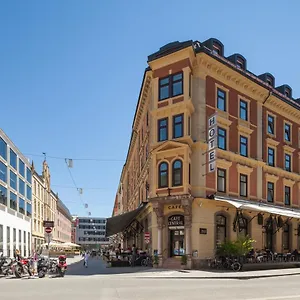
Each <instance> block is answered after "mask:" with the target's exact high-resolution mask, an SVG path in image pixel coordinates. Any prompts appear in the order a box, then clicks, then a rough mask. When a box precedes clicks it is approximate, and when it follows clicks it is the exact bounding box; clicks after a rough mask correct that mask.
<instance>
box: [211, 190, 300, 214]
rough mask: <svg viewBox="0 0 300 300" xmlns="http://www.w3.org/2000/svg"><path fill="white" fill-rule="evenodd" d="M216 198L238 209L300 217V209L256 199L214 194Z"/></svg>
mask: <svg viewBox="0 0 300 300" xmlns="http://www.w3.org/2000/svg"><path fill="white" fill-rule="evenodd" d="M214 200H217V201H222V202H226V203H229V204H231V205H232V206H234V207H236V208H237V209H241V210H254V211H258V212H266V213H270V214H273V215H280V216H285V217H289V218H296V219H300V210H299V209H291V208H285V207H281V206H276V205H271V204H267V203H258V202H254V201H248V200H240V199H235V198H231V197H221V196H214Z"/></svg>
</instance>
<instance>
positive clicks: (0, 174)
mask: <svg viewBox="0 0 300 300" xmlns="http://www.w3.org/2000/svg"><path fill="white" fill-rule="evenodd" d="M0 180H2V181H3V182H5V183H6V182H7V167H6V165H5V164H4V163H3V162H1V161H0Z"/></svg>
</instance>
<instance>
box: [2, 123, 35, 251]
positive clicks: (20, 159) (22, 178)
mask: <svg viewBox="0 0 300 300" xmlns="http://www.w3.org/2000/svg"><path fill="white" fill-rule="evenodd" d="M31 182H32V174H31V166H30V162H29V160H28V159H27V158H26V157H25V156H24V155H23V154H22V153H21V152H20V151H19V149H18V148H17V147H16V146H15V145H14V143H13V142H12V141H11V140H10V139H9V137H8V136H7V135H6V134H5V133H4V132H3V131H2V130H1V129H0V252H1V253H3V255H4V256H10V257H12V256H13V254H14V251H15V250H16V249H19V250H20V251H21V254H22V255H23V256H28V255H30V253H31V218H32V204H31V201H32V190H31Z"/></svg>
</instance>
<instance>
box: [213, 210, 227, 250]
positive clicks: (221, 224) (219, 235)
mask: <svg viewBox="0 0 300 300" xmlns="http://www.w3.org/2000/svg"><path fill="white" fill-rule="evenodd" d="M226 223H227V222H226V217H224V216H222V215H218V216H216V246H217V247H219V246H220V245H221V244H222V243H224V242H225V240H226V236H227V230H226Z"/></svg>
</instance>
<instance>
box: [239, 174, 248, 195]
mask: <svg viewBox="0 0 300 300" xmlns="http://www.w3.org/2000/svg"><path fill="white" fill-rule="evenodd" d="M240 196H242V197H247V196H248V176H247V175H244V174H240Z"/></svg>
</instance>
